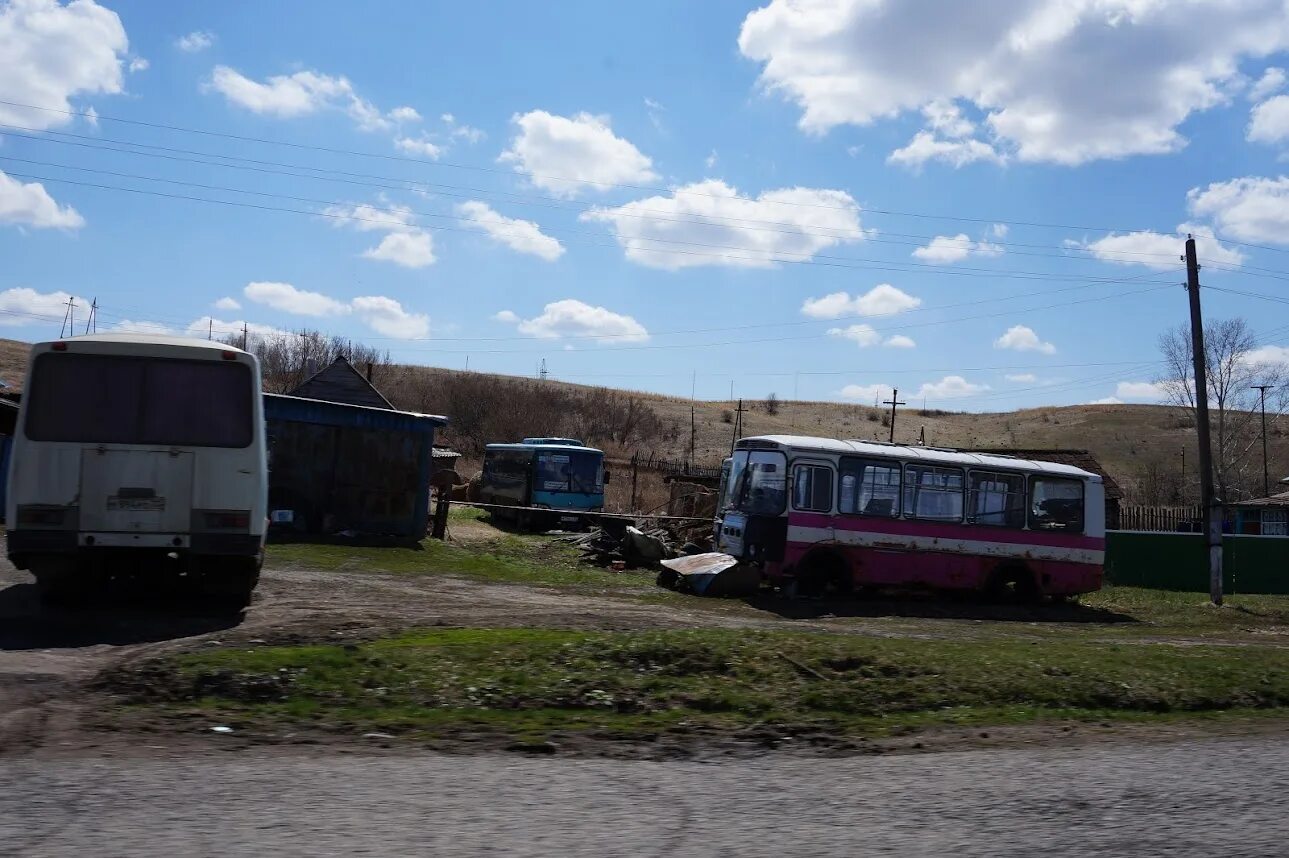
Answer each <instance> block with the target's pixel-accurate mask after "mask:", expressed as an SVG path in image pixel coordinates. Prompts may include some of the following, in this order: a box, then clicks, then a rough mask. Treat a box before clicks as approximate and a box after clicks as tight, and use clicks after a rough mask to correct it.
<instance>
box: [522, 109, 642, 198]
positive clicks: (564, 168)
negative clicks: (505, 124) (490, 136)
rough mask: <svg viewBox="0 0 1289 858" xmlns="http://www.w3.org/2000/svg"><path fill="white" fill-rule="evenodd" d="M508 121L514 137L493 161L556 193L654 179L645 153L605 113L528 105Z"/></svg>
mask: <svg viewBox="0 0 1289 858" xmlns="http://www.w3.org/2000/svg"><path fill="white" fill-rule="evenodd" d="M511 122H513V123H514V125H515V126H516V128H517V131H516V134H515V137H514V139H513V140H511V142H510V148H509V149H507V150H506V151H504V152H502V153H501V157H500V158H499V159H498V160H499V161H501V162H502V163H506V164H513V165H514V169H515V172H517V173H519V174H521V175H523V176H526V177H527V178H528V180H529V181H530V182H532V184H533V185H534V186H536V187H538V188H543V189H545V190H547V191H550V192H551V193H552V194H555V195H556V196H561V197H576V196H579V195H580V194H583V193H585V192H587V191H605V190H609V189H610V188H612V187H613V186H614V185H620V184H641V183H645V182H652V181H655V180H656V179H657V178H658V175H657V173H655V172H654V171H653V162H652V161H651V160H650V159H649V157H648V156H646V155H644V154H643V153H642V152H641V151H640V150H639V149H637V148H636V147H635V145H634V144H633V143H631V141H629V140H626V139H624V138H622V137H619V136H617V135H616V134H614V133H613V129H612V127H610V124H609V119H608V117H603V116H592V115H591V114H589V113H578V114H575V115H573V116H556V115H554V114H551V113H547V112H546V111H545V110H532V111H529V112H528V113H525V114H522V115H520V114H516V115H515V116H513V117H512V118H511Z"/></svg>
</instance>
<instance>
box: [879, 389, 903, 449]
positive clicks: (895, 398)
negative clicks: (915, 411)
mask: <svg viewBox="0 0 1289 858" xmlns="http://www.w3.org/2000/svg"><path fill="white" fill-rule="evenodd" d="M882 404H883V405H889V406H891V443H892V444H894V443H895V406H897V405H907V404H908V403H907V402H900V389H899V388H898V387H896V388H892V389H891V398H890V399H888V400H886V401H885V402H883V403H882Z"/></svg>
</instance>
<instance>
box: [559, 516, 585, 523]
mask: <svg viewBox="0 0 1289 858" xmlns="http://www.w3.org/2000/svg"><path fill="white" fill-rule="evenodd" d="M580 518H581V516H576V515H561V516H560V517H559V520H560V521H569V522H574V521H578V520H580Z"/></svg>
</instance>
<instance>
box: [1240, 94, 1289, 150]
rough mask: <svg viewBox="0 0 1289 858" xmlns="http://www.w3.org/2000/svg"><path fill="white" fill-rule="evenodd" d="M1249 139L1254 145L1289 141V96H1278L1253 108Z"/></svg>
mask: <svg viewBox="0 0 1289 858" xmlns="http://www.w3.org/2000/svg"><path fill="white" fill-rule="evenodd" d="M1248 139H1249V140H1250V141H1251V142H1254V143H1279V142H1280V141H1282V140H1289V95H1277V96H1276V97H1274V98H1268V99H1267V100H1266V101H1264V102H1262V103H1261V104H1259V105H1257V106H1256V107H1254V108H1253V112H1252V113H1251V114H1250V115H1249V132H1248Z"/></svg>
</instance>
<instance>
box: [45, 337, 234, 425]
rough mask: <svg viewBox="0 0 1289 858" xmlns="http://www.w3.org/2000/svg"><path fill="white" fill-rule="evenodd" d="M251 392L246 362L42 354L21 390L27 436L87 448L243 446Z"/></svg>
mask: <svg viewBox="0 0 1289 858" xmlns="http://www.w3.org/2000/svg"><path fill="white" fill-rule="evenodd" d="M258 395H259V391H258V390H257V389H256V388H255V385H254V380H253V378H252V375H251V369H250V367H248V366H247V365H246V364H243V363H234V362H227V361H209V360H182V359H167V358H144V357H133V356H124V355H121V356H118V355H94V354H43V355H40V356H39V357H38V358H36V365H35V367H34V368H33V370H32V376H31V389H30V390H28V391H27V392H26V398H27V400H28V404H27V424H26V426H27V437H28V438H30V439H31V440H33V441H63V442H73V443H85V444H156V445H165V446H169V447H247V446H249V445H250V443H251V441H252V439H253V435H254V432H253V422H252V415H253V414H254V404H255V397H256V396H258Z"/></svg>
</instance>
